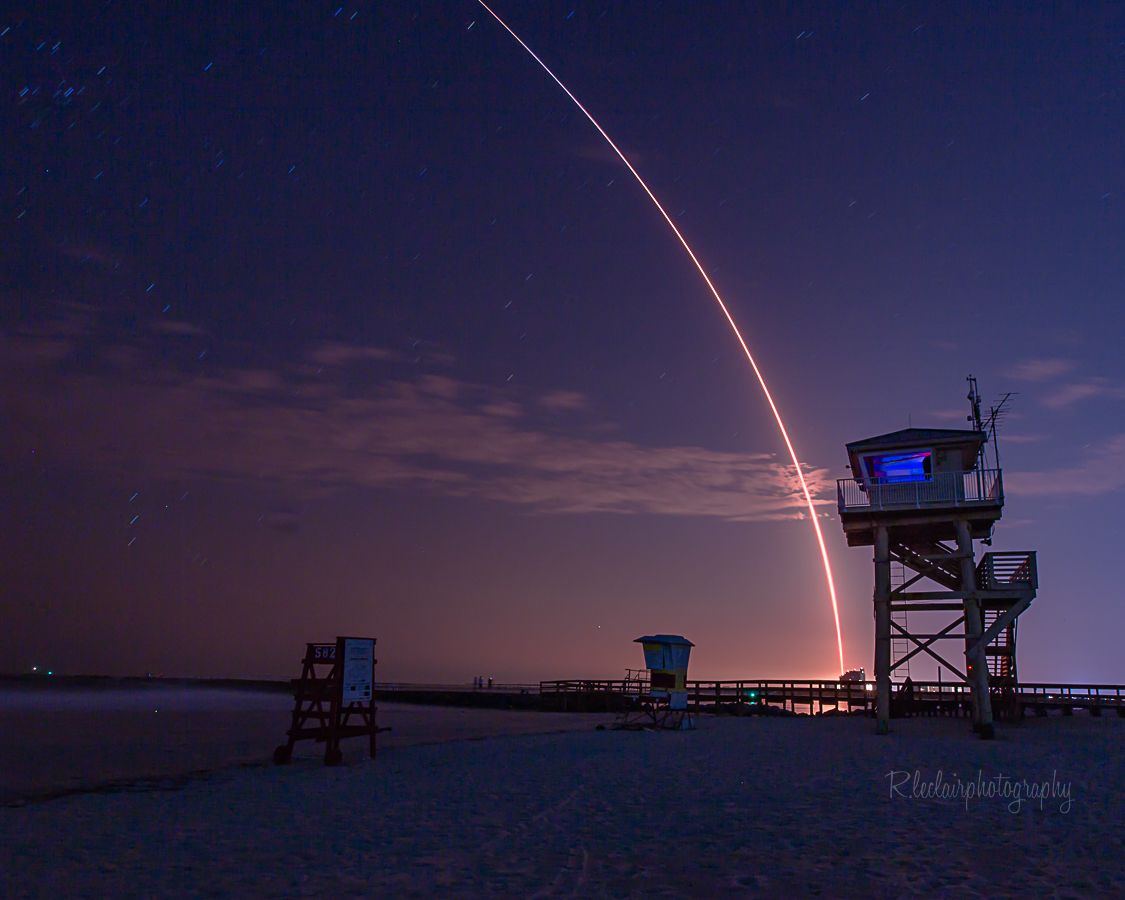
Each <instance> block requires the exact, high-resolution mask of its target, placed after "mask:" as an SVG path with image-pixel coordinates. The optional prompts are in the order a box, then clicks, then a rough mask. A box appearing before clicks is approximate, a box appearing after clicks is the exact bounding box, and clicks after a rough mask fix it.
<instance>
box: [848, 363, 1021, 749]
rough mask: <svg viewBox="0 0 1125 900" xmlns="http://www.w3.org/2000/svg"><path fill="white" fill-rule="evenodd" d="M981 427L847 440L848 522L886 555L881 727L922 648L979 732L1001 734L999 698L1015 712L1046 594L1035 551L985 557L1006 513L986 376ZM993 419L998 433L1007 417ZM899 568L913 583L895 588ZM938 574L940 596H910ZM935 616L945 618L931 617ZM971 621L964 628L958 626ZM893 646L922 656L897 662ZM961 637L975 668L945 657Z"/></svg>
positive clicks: (878, 562) (880, 564)
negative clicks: (1024, 660) (943, 644)
mask: <svg viewBox="0 0 1125 900" xmlns="http://www.w3.org/2000/svg"><path fill="white" fill-rule="evenodd" d="M971 383H972V384H973V391H972V392H971V393H970V395H969V396H970V400H972V401H973V403H974V415H971V416H970V417H969V418H970V421H974V420H975V421H974V424H975V425H976V426H977V427H976V428H974V429H972V430H959V429H944V428H929V429H927V428H907V429H904V430H902V431H894V432H891V433H889V434H882V435H878V436H877V437H871V438H866V439H864V440H861V441H854V442H852V443H850V444H848V445H847V450H848V460H849V463H850V465H851V470H852V473H853V475H854V477H853V478H845V479H841V480H840V481H838V482H837V503H838V509H839V514H840V522H841V524H842V525H843V529H844V534H845V536H846V537H847V540H848V546H849V547H861V546H873V547H874V548H875V592H874V599H875V682H876V715H877V717H878V726H877V727H878V731H879V733H880V734H885V733H886V732H887V731H888V730H889V719H890V713H891V677H892V673H893V672H894V671H895V670H896V669H898V668H899V667H901V666H904V665H906V664H908V663H909V661H910V659H911V658H912V657H914V656H917V655H918V654H919V653H926V654H928V655H929V656H931V657H933V658H934V659H935V660H937V661H938V663H939V664H940V665H942V666H945V667H946V668H947V669H949V671H950V672H952V673H953V674H954V675H955V676H956V677H957V678H959V679H960V680H961V681H962V682H964V683H965V684H966V685H967V686H968V688H969V693H970V697H971V702H972V717H973V728H974V730H975V731H977V732H978V733H979V734H980V735H981V736H982V737H984V738H991V737H992V736H993V731H994V728H993V702H992V701H993V699H997V700H999V701H1001V703H1000V705H999V707H998V711H999V712H1001V713H1004V712H1006V711H1007V704H1005V703H1004V702H1003V701H1005V700H1006V699H1007V698H1011V697H1014V692H1015V687H1016V620H1017V618H1018V617H1019V615H1020V614H1021V613H1022V612H1023V611H1024V610H1026V609H1027V607H1028V606H1029V605H1030V604H1031V601H1032V600H1033V599H1034V598H1035V593H1036V590H1037V588H1038V576H1037V573H1036V567H1035V566H1036V563H1035V552H1034V551H1019V552H1008V553H992V552H989V553H985V554H984V555H983V556H982V557H981V559H980V561H979V562H977V561H976V559H975V555H974V549H973V541H974V540H979V541H982V542H984V543H985V544H987V545H991V544H992V530H993V527H994V526H995V524H996V522H998V521H999V519H1000V517H1001V514H1002V510H1003V506H1004V484H1003V478H1002V476H1001V471H1000V468H999V465H998V463H997V464H994V466H993V467H989V466H987V465H986V453H985V448H986V444H987V441H988V438H989V434H988V432H987V431H985V430H983V428H982V427H981V422H980V415H979V401H978V400H977V398H976V387H975V381H971ZM990 423H991V425H992V427H993V429H994V428H995V411H994V415H993V418H992V420H990ZM892 563H894V564H897V565H899V566H901V571H902V572H904V573H905V574H904V577H903V578H902V579H901V583H900V584H898V585H897V586H895V587H892V584H891V566H892ZM924 579H929V580H930V581H931V582H934V583H935V584H936V585H937V587H938V588H940V589H939V590H910V588H913V587H914V586H915V585H917V584H918V582H921V581H923V580H924ZM910 612H927V613H932V612H945V613H951V614H953V615H954V617H953V620H952V621H951V622H950V623H949V624H948V625H946V626H945V627H944V628H940V629H939V630H937V631H935V632H930V633H925V634H918V633H913V632H912V631H911V630H910V627H909V625H908V624H907V622H908V621H909V620H908V618H907V615H908V613H910ZM929 618H930V620H931V621H932V620H933V618H934V617H932V616H931V617H929ZM961 625H963V626H964V629H963V632H961V633H957V632H956V629H957V628H958V627H959V626H961ZM892 639H894V640H895V641H896V642H898V641H902V642H904V643H905V644H906V646H909V647H910V648H911V649H910V650H909V652H906V653H904V654H903V655H902V656H900V657H899V658H897V659H894V660H892V658H891V644H892ZM953 639H956V640H960V641H963V645H964V656H965V663H964V664H962V665H953V664H952V663H951V662H949V660H948V659H946V658H945V657H943V656H941V655H939V654H938V652H937V651H936V650H935V649H934V644H935V643H936V642H937V641H940V640H953Z"/></svg>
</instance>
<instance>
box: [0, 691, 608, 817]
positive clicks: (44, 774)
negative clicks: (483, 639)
mask: <svg viewBox="0 0 1125 900" xmlns="http://www.w3.org/2000/svg"><path fill="white" fill-rule="evenodd" d="M292 710H293V699H292V697H291V696H290V695H288V694H286V693H284V692H267V691H243V690H230V689H224V688H218V689H216V688H205V687H182V688H181V687H165V686H161V685H152V686H148V685H144V686H139V687H129V688H108V689H106V688H93V689H90V688H87V689H61V690H59V689H50V690H43V689H40V690H28V689H25V688H7V689H5V688H0V804H11V803H13V802H18V801H23V800H30V799H36V798H44V797H49V796H56V795H62V794H66V793H70V792H79V791H95V790H106V789H109V788H114V787H121V786H128V785H131V784H134V783H135V782H138V781H154V780H155V781H162V782H171V781H183V780H184V779H185V778H188V777H196V776H198V775H201V774H208V773H212V772H215V771H221V770H224V769H228V768H232V767H237V766H255V765H265V764H267V763H268V762H269V761H270V758H271V755H272V753H273V748H274V747H276V746H277V745H278V744H283V743H285V732H286V731H287V730H288V728H289V722H290V715H291V713H292ZM612 721H613V717H612V716H605V715H599V714H590V715H573V714H563V713H540V712H535V711H504V710H493V709H468V708H460V707H457V708H452V707H439V706H416V705H408V704H402V703H380V704H379V711H378V723H379V725H380V726H388V727H390V728H391V731H389V732H384V733H382V734H380V735H379V739H378V744H379V747H380V748H387V749H389V748H393V747H404V746H410V745H414V744H424V743H436V742H441V741H449V740H474V739H479V738H484V737H495V736H499V735H511V734H542V733H548V732H552V731H573V730H577V729H581V730H586V729H589V728H593V727H594V725H595V724H597V723H599V722H612ZM342 747H343V750H344V756H345V760H347V761H352V762H355V761H357V760H359V759H361V758H363V757H364V756H365V755H366V753H367V745H366V742H365V740H363V739H351V740H347V741H344V743H343V744H342ZM323 757H324V745H323V744H316V743H314V742H312V741H301V742H299V743H298V744H297V746H296V748H295V749H294V759H295V760H298V761H300V760H302V759H309V760H312V759H320V760H322V759H323ZM142 787H144V786H143V785H142Z"/></svg>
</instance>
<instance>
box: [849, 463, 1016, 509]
mask: <svg viewBox="0 0 1125 900" xmlns="http://www.w3.org/2000/svg"><path fill="white" fill-rule="evenodd" d="M1003 502H1004V482H1003V478H1002V476H1001V473H1000V470H999V469H973V470H972V471H971V472H936V473H934V474H933V475H931V476H930V477H928V478H925V479H922V480H919V481H902V480H898V479H894V478H869V479H866V480H858V479H855V478H841V479H839V480H838V481H837V482H836V503H837V506H838V507H839V511H840V512H841V513H845V512H860V511H880V510H896V509H928V508H937V507H959V506H999V505H1002V504H1003Z"/></svg>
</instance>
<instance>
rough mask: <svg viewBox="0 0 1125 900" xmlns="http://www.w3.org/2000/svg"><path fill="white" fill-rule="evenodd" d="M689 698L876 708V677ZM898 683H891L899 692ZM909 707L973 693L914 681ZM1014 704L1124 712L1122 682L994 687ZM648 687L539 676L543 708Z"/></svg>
mask: <svg viewBox="0 0 1125 900" xmlns="http://www.w3.org/2000/svg"><path fill="white" fill-rule="evenodd" d="M686 687H687V692H688V703H689V705H690V706H691V708H692V709H694V710H696V711H706V710H714V711H721V710H724V709H732V708H736V707H746V706H755V705H760V706H773V707H778V708H781V709H784V710H789V711H792V712H803V713H809V714H815V713H823V712H828V711H831V710H837V711H840V712H853V711H860V710H862V711H867V710H870V709H873V708H874V703H875V682H874V681H817V680H811V681H799V680H798V681H793V680H785V679H759V680H748V679H742V680H737V681H688V682H687V685H686ZM900 688H901V685H897V684H896V685H895V686H894V690H893V694H892V696H894V697H897V696H898V695H899V690H900ZM912 688H913V692H912V701H911V702H912V709H913V710H914V711H915V712H923V713H925V712H931V713H938V714H957V713H959V712H964V711H966V710H967V709H968V707H969V704H970V701H971V693H970V690H969V687H968V685H965V684H962V683H960V682H949V681H945V682H941V681H915V682H913V683H912ZM993 690H994V691H995V692H996V693H998V694H1002V695H1003V696H1004V697H1005V700H1006V702H1007V703H1009V704H1010V705H1011V706H1012V707H1013V708H1018V707H1022V708H1024V709H1025V710H1031V709H1034V710H1036V711H1038V712H1040V713H1045V712H1046V711H1047V710H1052V709H1053V710H1061V711H1062V712H1063V713H1069V712H1071V711H1073V710H1075V709H1088V710H1089V711H1090V712H1091V713H1093V714H1094V715H1099V714H1100V712H1101V711H1102V710H1103V709H1116V710H1117V711H1118V715H1125V685H1114V684H1053V683H1046V682H1029V683H1024V684H1020V685H1018V686H1017V687H996V688H994V689H993ZM645 691H647V686H640V687H638V686H637V683H636V682H635V681H634V682H625V681H624V680H623V679H620V678H617V679H613V678H594V679H568V680H563V681H542V682H540V683H539V696H540V699H541V700H542V701H544V703H543V706H544V708H553V709H572V710H578V709H611V708H619V707H622V706H623V705H626V704H628V703H629V702H630V701H631V700H632V699H634V698H635V697H637V696H638V695H639V694H640V693H643V692H645Z"/></svg>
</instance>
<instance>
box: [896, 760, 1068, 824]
mask: <svg viewBox="0 0 1125 900" xmlns="http://www.w3.org/2000/svg"><path fill="white" fill-rule="evenodd" d="M886 777H887V784H888V786H889V789H890V799H892V800H898V799H902V800H939V801H944V802H960V803H964V804H965V809H966V810H968V809H969V807H970V805H971V804H972V803H974V802H978V801H986V800H1000V801H1002V802H1005V803H1007V807H1008V812H1010V813H1013V814H1015V813H1018V812H1020V811H1021V810H1023V808H1024V806H1025V804H1026V805H1029V806H1031V807H1036V806H1037V807H1038V808H1039V809H1047V808H1053V809H1057V810H1058V811H1059V812H1060V813H1062V814H1063V815H1066V814H1067V813H1069V812H1070V809H1071V807H1072V806H1073V804H1074V798H1073V797H1072V796H1071V783H1070V782H1069V781H1060V780H1059V777H1058V772H1054V771H1052V772H1051V777H1050V778H1044V779H1042V780H1037V781H1029V780H1028V779H1026V778H1016V777H1014V776H1012V775H1005V774H1004V773H1003V772H997V773H996V774H995V775H987V776H986V775H985V774H984V772H983V771H982V770H980V769H978V770H977V772H976V775H975V776H971V777H968V778H962V777H961V776H960V775H958V774H957V773H956V772H952V773H950V774H948V775H947V774H946V773H945V772H944V771H943V770H941V769H938V770H937V771H936V772H935V773H934V774H933V775H932V776H928V775H926V774H925V773H923V772H922V770H921V769H914V770H913V771H908V770H904V769H892V770H891V771H890V772H888V773H887V776H886Z"/></svg>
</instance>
